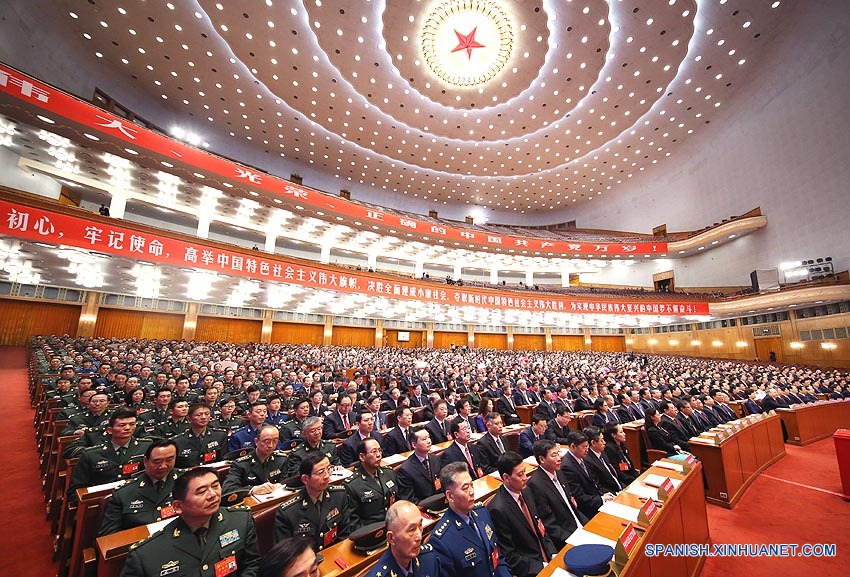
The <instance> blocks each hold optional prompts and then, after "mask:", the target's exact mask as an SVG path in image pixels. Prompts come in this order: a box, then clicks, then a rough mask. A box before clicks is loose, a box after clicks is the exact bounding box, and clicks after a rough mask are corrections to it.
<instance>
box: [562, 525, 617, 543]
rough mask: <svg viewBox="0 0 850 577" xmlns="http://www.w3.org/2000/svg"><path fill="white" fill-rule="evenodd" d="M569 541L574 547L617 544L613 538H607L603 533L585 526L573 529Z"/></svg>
mask: <svg viewBox="0 0 850 577" xmlns="http://www.w3.org/2000/svg"><path fill="white" fill-rule="evenodd" d="M567 543H569V544H570V545H572V546H573V547H575V546H576V545H608V546H609V547H612V548H613V547H614V546H615V545H616V543H615V542H614V541H612V540H611V539H606V538H605V537H603V536H602V535H597V534H596V533H591V532H590V531H588V530H587V529H585V528H584V527H582V528H580V529H576V530H575V531H573V534H572V535H570V536H569V538H568V539H567Z"/></svg>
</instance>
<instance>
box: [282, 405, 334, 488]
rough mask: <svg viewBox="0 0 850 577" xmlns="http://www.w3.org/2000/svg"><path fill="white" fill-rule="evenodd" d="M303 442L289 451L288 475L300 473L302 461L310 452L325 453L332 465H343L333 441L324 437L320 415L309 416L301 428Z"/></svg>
mask: <svg viewBox="0 0 850 577" xmlns="http://www.w3.org/2000/svg"><path fill="white" fill-rule="evenodd" d="M301 438H302V442H301V444H300V445H298V446H297V447H295V448H294V449H293V450H292V451H291V452H290V453H289V459H287V461H286V476H287V477H294V476H295V475H298V474H300V473H299V468H300V464H301V461H302V460H303V459H304V457H306V456H307V455H309V454H310V453H317V452H318V453H323V454H324V455H326V456H327V457H328V459H330V462H331V465H341V463H340V461H339V456H338V455H337V452H336V445H334V443H333V441H325V440H323V439H322V420H321V419H320V418H319V417H307V419H305V420H304V428H303V429H302V430H301Z"/></svg>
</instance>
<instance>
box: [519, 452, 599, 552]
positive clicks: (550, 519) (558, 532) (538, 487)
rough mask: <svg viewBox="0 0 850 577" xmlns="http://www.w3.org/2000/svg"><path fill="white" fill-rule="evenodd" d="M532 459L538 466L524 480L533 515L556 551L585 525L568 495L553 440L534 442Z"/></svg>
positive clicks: (566, 484) (575, 504) (558, 453)
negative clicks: (538, 515) (534, 514)
mask: <svg viewBox="0 0 850 577" xmlns="http://www.w3.org/2000/svg"><path fill="white" fill-rule="evenodd" d="M534 458H535V459H537V464H538V465H540V466H539V467H538V468H537V470H536V471H534V473H532V474H531V477H529V479H528V488H529V491H530V492H531V494H532V496H533V497H534V504H535V505H536V506H537V512H538V513H539V514H540V518H541V519H542V520H543V527H544V528H545V529H546V534H547V535H548V536H549V538H550V539H551V540H552V543H553V544H554V545H555V548H556V549H558V550H559V551H560V550H561V549H563V548H564V545H565V544H566V542H567V539H569V537H570V535H572V534H573V531H575V530H576V529H578V528H579V527H581V526H582V525H584V524H585V523H587V517H585V516H584V514H583V513H582V512H581V511H580V510H579V508H578V502H577V501H576V498H575V497H573V496H572V494H571V493H570V486H569V482H568V481H567V478H566V476H565V475H564V473H563V471H561V470H560V469H561V450H560V448H559V447H558V445H556V444H555V443H554V442H553V441H550V440H548V439H543V440H542V441H537V442H536V443H534Z"/></svg>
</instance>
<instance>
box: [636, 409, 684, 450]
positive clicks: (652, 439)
mask: <svg viewBox="0 0 850 577" xmlns="http://www.w3.org/2000/svg"><path fill="white" fill-rule="evenodd" d="M660 422H661V414H660V413H659V412H658V410H657V409H652V408H650V409H647V410H646V421H645V422H644V426H645V427H646V435H647V436H648V437H649V444H650V445H651V447H650V448H651V449H657V450H659V451H665V452H666V453H667V456H668V457H672V456H673V455H676V454H678V452H679V450H678V447H676V445H674V444H673V441H672V440H671V439H670V435H669V434H668V433H667V431H665V430H664V429H662V428H661V427H659V426H658V423H660Z"/></svg>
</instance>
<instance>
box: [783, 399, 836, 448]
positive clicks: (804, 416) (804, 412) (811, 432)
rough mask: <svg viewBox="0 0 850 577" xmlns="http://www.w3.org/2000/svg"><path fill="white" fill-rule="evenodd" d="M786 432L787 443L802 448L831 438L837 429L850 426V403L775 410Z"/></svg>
mask: <svg viewBox="0 0 850 577" xmlns="http://www.w3.org/2000/svg"><path fill="white" fill-rule="evenodd" d="M776 413H777V414H778V415H779V417H780V418H781V419H782V423H783V424H784V425H785V430H786V431H787V432H788V440H787V441H786V442H787V443H789V444H791V445H797V446H803V445H808V444H809V443H814V442H815V441H820V440H821V439H826V438H827V437H831V436H832V434H833V433H835V431H836V430H837V429H841V428H842V427H847V426H848V425H850V401H848V400H846V399H845V400H844V401H819V402H817V403H811V404H808V405H795V406H794V407H793V408H790V409H776Z"/></svg>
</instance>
